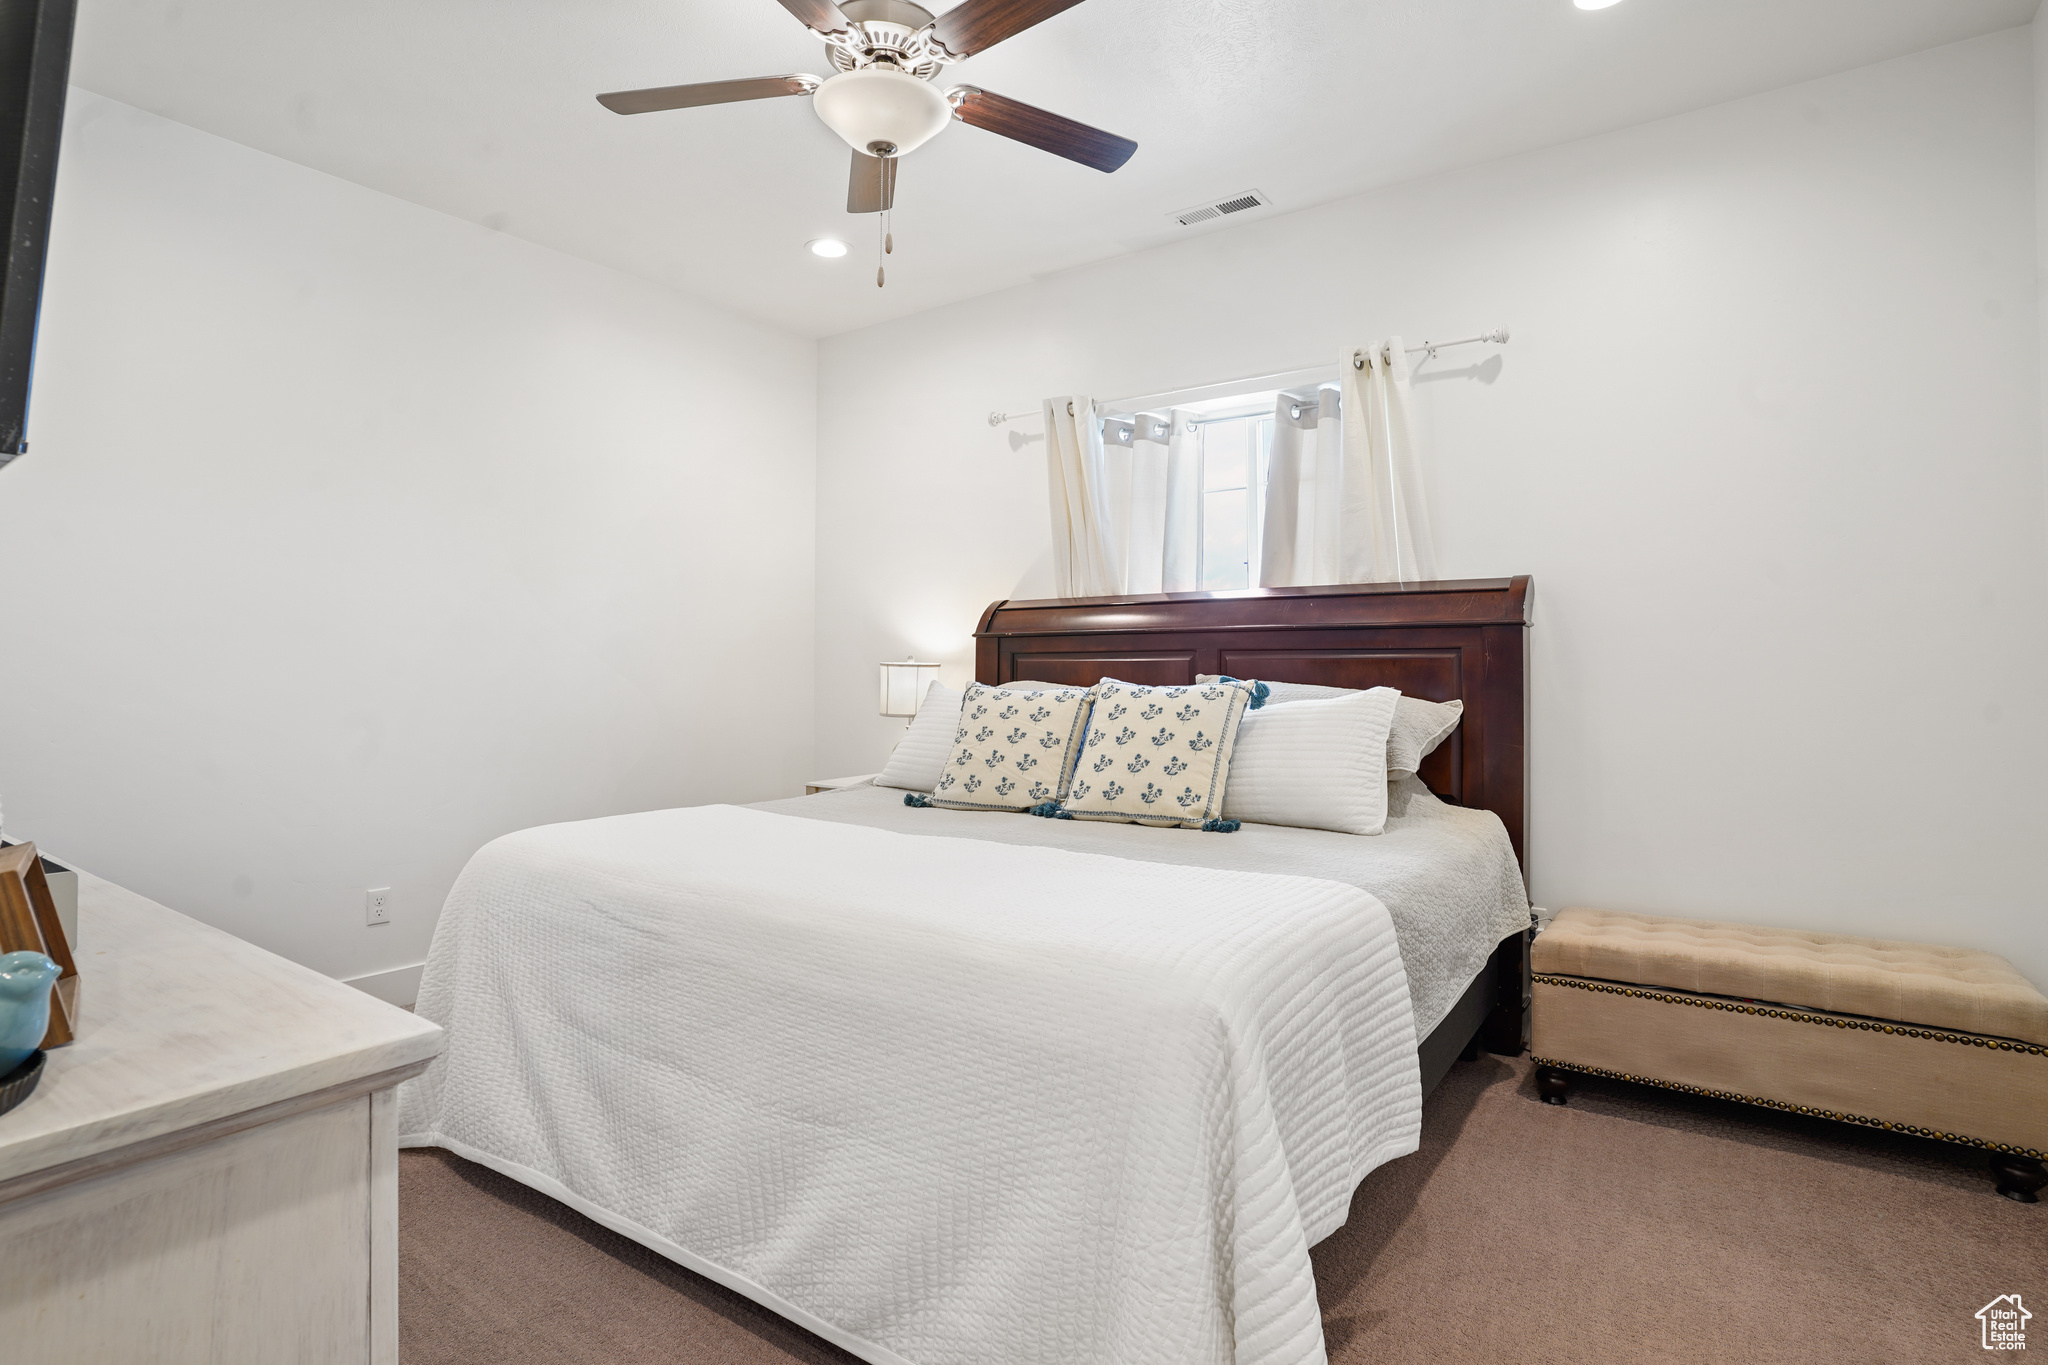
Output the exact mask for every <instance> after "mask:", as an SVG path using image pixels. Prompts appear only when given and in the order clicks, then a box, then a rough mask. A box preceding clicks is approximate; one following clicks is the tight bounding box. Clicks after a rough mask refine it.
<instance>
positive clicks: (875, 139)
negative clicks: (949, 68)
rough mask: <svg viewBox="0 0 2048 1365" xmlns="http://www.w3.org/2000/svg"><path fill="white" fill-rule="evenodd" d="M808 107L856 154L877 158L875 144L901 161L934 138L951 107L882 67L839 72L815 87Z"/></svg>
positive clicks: (931, 91)
mask: <svg viewBox="0 0 2048 1365" xmlns="http://www.w3.org/2000/svg"><path fill="white" fill-rule="evenodd" d="M811 107H812V108H814V109H816V110H817V111H818V117H819V118H821V119H823V120H824V121H825V126H826V127H827V128H830V129H831V130H832V131H833V132H835V133H837V134H839V136H840V137H841V138H842V139H844V140H845V142H846V145H847V146H849V147H851V148H853V150H855V151H856V152H862V153H865V154H867V155H870V156H872V155H877V154H878V153H877V152H876V151H875V150H874V148H875V146H876V144H877V143H881V144H886V145H888V146H891V147H894V148H895V150H894V151H893V152H886V153H880V155H888V156H904V155H907V154H908V153H910V152H914V151H916V150H917V149H918V148H919V147H922V146H923V145H924V144H925V143H927V142H929V141H931V140H932V139H933V138H934V137H936V136H938V134H939V132H940V130H941V129H943V128H944V127H945V126H946V124H947V123H948V122H950V121H951V119H952V117H953V106H952V105H951V104H948V103H947V102H946V97H945V96H944V95H942V94H940V93H939V92H938V91H937V90H936V89H934V88H933V87H932V86H931V85H930V84H929V83H928V82H926V81H921V80H919V79H918V78H917V77H915V76H911V75H906V74H905V73H903V72H901V71H896V70H893V69H891V68H889V67H886V66H867V67H861V68H860V69H858V70H855V71H842V72H840V73H839V74H838V75H836V76H834V77H833V78H832V79H831V80H829V81H826V82H825V83H824V84H823V85H821V86H819V87H818V92H817V93H816V94H815V95H813V96H811Z"/></svg>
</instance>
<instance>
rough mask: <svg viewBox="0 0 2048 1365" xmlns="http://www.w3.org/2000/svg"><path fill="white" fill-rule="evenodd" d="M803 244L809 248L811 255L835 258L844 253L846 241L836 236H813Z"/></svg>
mask: <svg viewBox="0 0 2048 1365" xmlns="http://www.w3.org/2000/svg"><path fill="white" fill-rule="evenodd" d="M804 245H805V246H808V247H809V248H810V249H811V254H812V255H813V256H823V257H826V258H827V259H837V258H838V257H840V256H844V255H845V254H846V243H844V242H842V241H840V240H839V239H838V238H837V237H813V238H812V239H811V240H810V241H808V242H806V243H804Z"/></svg>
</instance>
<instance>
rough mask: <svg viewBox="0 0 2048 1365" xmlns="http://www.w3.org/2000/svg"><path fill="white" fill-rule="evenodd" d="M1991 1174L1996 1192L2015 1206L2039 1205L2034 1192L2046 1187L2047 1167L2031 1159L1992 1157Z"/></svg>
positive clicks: (2047, 1183) (2022, 1157)
mask: <svg viewBox="0 0 2048 1365" xmlns="http://www.w3.org/2000/svg"><path fill="white" fill-rule="evenodd" d="M1991 1174H1992V1175H1993V1176H1995V1177H1996V1178H1997V1180H1998V1192H1999V1193H2000V1194H2002V1195H2004V1196H2005V1197H2006V1198H2007V1199H2010V1200H2012V1201H2013V1202H2014V1203H2017V1204H2038V1203H2040V1202H2041V1201H2040V1199H2039V1198H2037V1197H2036V1196H2035V1194H2034V1191H2035V1190H2038V1189H2040V1188H2041V1187H2042V1186H2043V1185H2048V1167H2043V1166H2042V1165H2041V1163H2040V1162H2038V1161H2035V1160H2034V1159H2033V1158H2031V1157H2024V1156H1995V1157H1992V1158H1991Z"/></svg>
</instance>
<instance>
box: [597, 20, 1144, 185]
mask: <svg viewBox="0 0 2048 1365" xmlns="http://www.w3.org/2000/svg"><path fill="white" fill-rule="evenodd" d="M1080 2H1081V0H962V3H961V4H959V5H956V6H954V7H953V8H952V9H949V10H947V11H946V12H945V13H944V14H943V15H939V16H937V17H934V16H933V15H932V13H931V11H929V10H927V9H925V8H923V7H922V6H920V5H915V4H912V3H910V0H843V3H839V4H835V3H833V0H781V3H782V7H783V8H784V9H786V10H788V11H789V12H790V13H791V14H793V15H795V16H796V17H797V18H798V19H799V20H801V21H802V22H803V23H804V25H805V26H806V27H808V28H809V29H810V30H811V32H813V33H815V34H817V35H818V36H819V37H820V38H823V39H824V40H825V51H826V53H827V55H828V56H829V57H830V59H831V62H832V65H833V66H834V67H836V68H838V74H837V75H835V76H831V77H826V78H821V77H818V76H808V75H804V74H802V73H798V74H795V75H789V76H760V77H756V78H754V79H752V80H740V81H706V82H704V83H702V84H699V85H665V86H661V87H658V88H656V89H652V90H620V91H616V92H614V93H612V94H609V95H599V96H598V97H597V102H598V103H599V104H602V105H603V106H604V107H605V108H607V109H609V110H611V111H612V112H613V113H615V114H648V113H653V112H654V111H655V110H658V109H688V108H691V107H694V106H696V105H700V104H731V103H734V102H735V101H738V100H760V99H772V98H774V97H775V96H777V95H811V96H813V97H814V98H813V99H812V101H811V107H812V108H814V109H816V110H817V111H818V117H819V118H821V119H823V120H824V121H825V126H826V127H828V128H830V129H831V130H832V131H833V132H835V133H837V134H839V136H840V137H841V138H843V139H845V141H846V144H847V145H848V146H849V147H851V148H853V171H852V174H851V176H850V178H849V179H848V181H847V187H846V211H847V212H848V213H885V212H887V211H888V210H889V209H890V208H891V207H893V206H894V204H895V201H896V162H897V160H898V159H899V158H901V157H903V156H906V155H908V154H909V153H910V152H913V151H915V150H917V148H919V147H921V146H923V145H924V144H925V143H926V142H929V141H930V140H931V139H932V138H933V137H935V136H937V135H938V134H939V132H940V131H941V130H943V129H944V128H945V126H946V125H947V124H948V123H949V122H951V121H952V120H953V119H956V118H957V119H959V120H960V121H961V122H962V123H971V124H973V125H974V126H975V127H977V128H985V129H987V130H988V131H989V132H991V133H997V134H1000V135H1001V136H1003V137H1007V138H1011V139H1013V140H1014V141H1017V142H1022V143H1025V144H1026V145H1028V146H1032V147H1036V148H1038V149H1039V150H1041V151H1046V152H1051V153H1052V154H1053V155H1054V156H1063V157H1065V158H1067V160H1069V161H1078V162H1080V163H1081V164H1082V165H1084V166H1093V167H1094V168H1095V169H1096V170H1098V171H1113V170H1115V169H1116V168H1117V167H1119V166H1121V165H1123V164H1124V163H1125V162H1126V161H1129V160H1130V159H1131V153H1133V152H1135V151H1137V150H1138V144H1137V143H1135V142H1133V141H1131V140H1130V139H1129V138H1123V137H1118V136H1116V135H1115V134H1114V133H1105V132H1103V131H1102V130H1101V129H1100V128H1090V127H1089V126H1088V125H1087V124H1085V123H1076V122H1075V121H1074V120H1072V119H1070V118H1062V117H1060V116H1059V115H1058V114H1052V113H1048V112H1046V111H1045V110H1043V109H1037V108H1034V107H1032V106H1031V105H1028V104H1024V103H1022V102H1020V101H1018V100H1013V99H1010V98H1009V97H1007V96H1005V95H998V94H995V93H994V92H992V91H988V90H983V89H981V88H979V87H978V86H972V85H956V86H954V87H953V88H952V89H950V90H945V91H940V90H939V89H938V88H937V87H935V86H934V85H933V84H932V83H931V82H932V80H933V79H934V78H935V77H936V76H937V75H938V74H939V73H940V72H941V71H943V70H944V69H945V68H946V66H947V65H948V64H950V63H952V62H957V61H962V60H964V59H966V58H968V57H971V56H973V55H974V54H975V53H977V52H982V51H985V50H987V49H988V48H991V47H994V46H995V45H996V44H997V43H1000V42H1001V41H1003V39H1005V38H1010V37H1014V36H1015V35H1017V34H1019V33H1022V32H1023V31H1024V30H1025V29H1027V28H1030V27H1031V26H1032V25H1034V24H1038V23H1042V22H1043V21H1045V20H1047V19H1050V18H1052V17H1053V16H1054V15H1055V14H1058V13H1060V12H1061V11H1062V10H1066V9H1071V8H1073V7H1074V6H1075V5H1077V4H1079V3H1080Z"/></svg>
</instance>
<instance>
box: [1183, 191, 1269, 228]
mask: <svg viewBox="0 0 2048 1365" xmlns="http://www.w3.org/2000/svg"><path fill="white" fill-rule="evenodd" d="M1272 202H1273V201H1272V200H1270V199H1268V198H1267V197H1266V196H1265V194H1264V193H1263V192H1261V191H1259V190H1246V191H1245V192H1244V193H1243V194H1233V195H1229V196H1227V197H1225V198H1222V199H1212V200H1210V201H1209V202H1208V203H1206V204H1197V205H1195V206H1194V207H1193V208H1191V209H1182V210H1181V211H1180V212H1179V213H1176V214H1174V215H1173V221H1174V222H1176V223H1179V224H1180V225H1181V226H1182V227H1193V226H1194V225H1195V224H1197V223H1207V222H1210V221H1211V220H1213V219H1217V218H1222V217H1225V216H1227V215H1229V214H1233V213H1243V212H1244V211H1245V210H1246V209H1259V208H1266V207H1267V206H1269V205H1270V204H1272Z"/></svg>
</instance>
